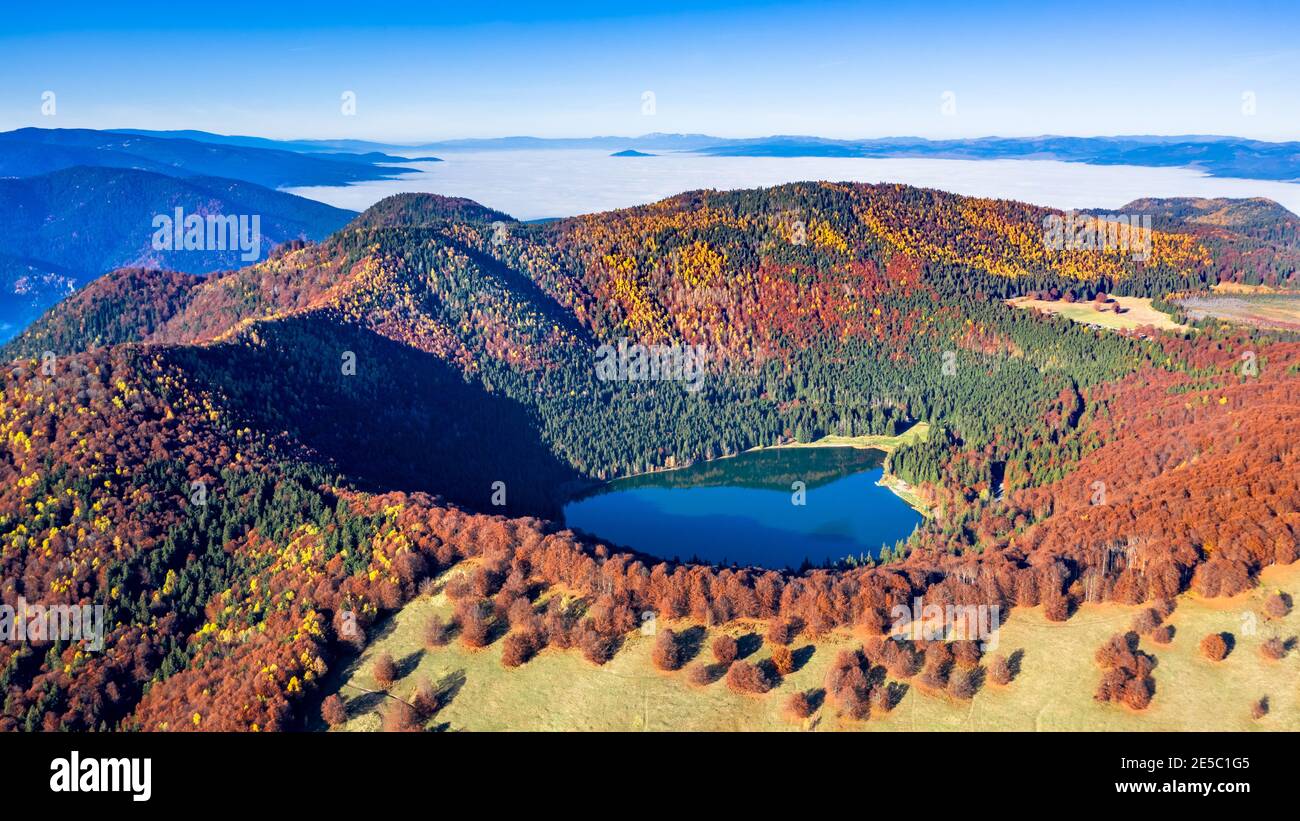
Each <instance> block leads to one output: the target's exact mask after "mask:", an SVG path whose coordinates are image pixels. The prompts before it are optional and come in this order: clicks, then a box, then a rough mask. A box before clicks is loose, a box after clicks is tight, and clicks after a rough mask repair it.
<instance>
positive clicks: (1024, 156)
mask: <svg viewBox="0 0 1300 821" xmlns="http://www.w3.org/2000/svg"><path fill="white" fill-rule="evenodd" d="M125 133H127V131H123V134H125ZM130 133H131V134H142V135H151V136H155V138H159V136H164V135H174V136H185V138H187V139H191V140H196V142H205V143H216V144H231V145H248V147H261V148H268V149H269V148H278V149H285V151H298V152H351V153H352V155H368V156H369V155H374V153H380V155H383V153H394V155H411V153H424V152H454V151H526V149H534V151H536V149H584V148H585V149H593V151H610V152H620V151H659V152H693V153H701V155H707V156H714V157H865V158H887V157H926V158H935V160H1058V161H1063V162H1087V164H1092V165H1138V166H1148V168H1193V169H1199V170H1203V171H1205V173H1206V174H1209V175H1212V177H1239V178H1244V179H1277V181H1286V182H1291V181H1300V142H1290V143H1268V142H1262V140H1252V139H1245V138H1238V136H1214V135H1174V136H1152V135H1132V136H1053V135H1044V136H1023V138H1021V136H1015V138H1004V136H982V138H970V139H950V140H928V139H923V138H919V136H889V138H878V139H849V140H844V139H827V138H819V136H807V135H774V136H758V138H742V139H737V138H723V136H710V135H707V134H658V133H654V134H643V135H640V136H588V138H539V136H502V138H484V139H455V140H441V142H432V143H419V144H409V145H402V144H395V143H380V142H369V140H283V142H281V140H268V139H263V138H251V136H224V135H217V134H207V133H204V131H177V133H159V131H130ZM390 158H391V157H390ZM421 158H422V157H421Z"/></svg>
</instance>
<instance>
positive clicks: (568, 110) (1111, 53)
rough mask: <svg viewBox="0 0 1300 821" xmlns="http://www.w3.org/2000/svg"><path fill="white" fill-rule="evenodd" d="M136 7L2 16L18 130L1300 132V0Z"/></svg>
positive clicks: (0, 103) (62, 6)
mask: <svg viewBox="0 0 1300 821" xmlns="http://www.w3.org/2000/svg"><path fill="white" fill-rule="evenodd" d="M124 5H126V4H121V3H111V2H103V0H99V2H81V0H60V2H59V3H57V4H51V5H47V6H42V5H41V4H31V3H27V4H24V5H23V7H22V8H18V9H5V10H4V11H2V12H0V129H10V128H17V127H22V126H42V127H89V128H122V127H137V128H199V129H204V130H209V131H218V132H222V133H240V134H257V135H263V136H270V137H285V138H288V137H360V138H370V139H380V140H393V141H403V142H409V141H420V140H432V139H444V138H455V137H469V136H503V135H511V134H532V135H537V136H589V135H595V134H623V135H632V134H641V133H645V132H650V131H663V132H697V133H709V134H717V135H722V136H757V135H765V134H817V135H821V136H828V137H873V136H897V135H919V136H924V137H932V138H942V137H958V136H984V135H989V134H998V135H1006V136H1022V135H1030V134H1044V133H1053V134H1076V135H1095V134H1136V133H1158V134H1186V133H1201V134H1205V133H1214V134H1233V135H1238V136H1247V137H1257V138H1260V139H1269V140H1288V139H1292V140H1293V139H1300V82H1297V79H1298V78H1300V11H1298V10H1297V8H1296V6H1295V4H1294V3H1292V4H1290V5H1288V4H1287V3H1281V2H1275V3H1254V2H1248V1H1247V2H1233V3H1231V4H1228V3H1223V2H1221V0H1220V2H1214V3H1210V2H1199V1H1198V0H1193V1H1192V2H1186V3H1178V4H1157V3H1146V2H1129V3H1112V2H1108V0H1097V1H1096V2H1089V3H1083V4H1069V5H1068V7H1065V8H1061V7H1059V5H1057V4H1052V3H1043V2H1036V3H1009V2H988V3H976V2H961V3H956V2H931V3H925V4H909V3H903V2H894V3H888V4H883V3H882V4H875V3H862V2H859V3H843V2H812V3H798V4H794V3H777V2H749V3H744V2H726V1H725V0H721V1H720V0H698V2H671V3H652V4H626V3H617V2H612V3H611V2H602V3H594V2H586V0H577V2H565V3H548V4H523V3H514V2H486V3H482V2H465V3H456V4H442V3H437V2H422V3H416V2H389V1H387V0H363V2H359V3H358V2H349V3H346V4H343V3H333V2H325V1H322V2H315V3H311V4H293V3H276V2H267V0H261V2H247V0H225V2H206V3H200V2H191V3H176V2H169V3H159V2H153V1H152V0H144V2H134V3H131V4H130V5H131V8H130V9H129V10H127V9H125V8H123V6H124ZM55 8H57V12H55V11H51V9H55ZM45 91H53V92H54V93H55V95H56V96H55V103H56V109H55V112H56V113H55V114H54V116H44V115H43V114H42V110H41V95H42V93H43V92H45ZM345 91H352V92H354V93H355V94H356V103H357V104H356V114H355V116H345V115H344V114H343V113H342V111H341V96H342V94H343V92H345ZM646 91H651V92H653V93H654V95H655V106H654V113H653V114H652V115H648V114H645V113H643V106H642V97H643V94H644V92H646ZM945 92H952V94H953V95H954V96H953V97H952V98H950V99H952V100H954V101H955V111H954V109H953V107H952V106H949V108H948V112H949V113H947V114H946V113H945V110H944V107H943V105H942V102H943V99H944V96H943V95H944V94H945ZM1247 93H1251V94H1253V100H1254V109H1253V110H1254V113H1253V114H1250V115H1248V114H1247V113H1244V111H1243V95H1245V94H1247ZM1246 110H1249V107H1246Z"/></svg>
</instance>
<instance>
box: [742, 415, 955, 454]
mask: <svg viewBox="0 0 1300 821" xmlns="http://www.w3.org/2000/svg"><path fill="white" fill-rule="evenodd" d="M929 435H930V424H929V423H928V422H917V423H916V424H915V425H912V427H910V428H908V429H907V430H905V431H903V432H902V433H899V434H896V435H894V436H886V435H885V434H879V433H877V434H868V435H865V436H837V435H830V436H823V437H822V438H820V439H814V440H813V441H811V442H790V443H788V444H784V445H772V446H771V447H767V448H752V450H775V449H778V448H860V449H864V448H874V449H876V450H883V451H885V452H886V453H889V452H891V451H893V450H894V449H896V448H898V447H901V446H902V445H910V444H912V443H913V442H919V441H922V440H924V439H925V438H926V437H927V436H929Z"/></svg>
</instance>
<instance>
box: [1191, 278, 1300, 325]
mask: <svg viewBox="0 0 1300 821" xmlns="http://www.w3.org/2000/svg"><path fill="white" fill-rule="evenodd" d="M1217 290H1218V289H1217V288H1216V291H1217ZM1234 293H1235V295H1234ZM1178 302H1179V304H1180V305H1182V307H1183V308H1184V309H1185V310H1186V311H1187V315H1188V316H1189V317H1191V318H1192V319H1204V318H1206V317H1212V318H1214V319H1219V320H1222V321H1224V322H1235V323H1239V324H1244V325H1251V326H1253V327H1256V328H1273V329H1277V330H1284V331H1300V294H1297V293H1294V292H1293V293H1280V292H1279V293H1270V292H1264V291H1259V292H1225V293H1216V294H1214V295H1212V296H1192V297H1184V298H1183V299H1180V300H1179V301H1178Z"/></svg>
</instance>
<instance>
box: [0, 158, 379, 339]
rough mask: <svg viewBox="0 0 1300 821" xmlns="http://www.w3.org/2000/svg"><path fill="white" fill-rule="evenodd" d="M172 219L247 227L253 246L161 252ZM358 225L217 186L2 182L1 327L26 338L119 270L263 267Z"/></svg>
mask: <svg viewBox="0 0 1300 821" xmlns="http://www.w3.org/2000/svg"><path fill="white" fill-rule="evenodd" d="M176 209H181V211H182V214H183V215H185V216H190V215H200V216H207V215H223V216H227V217H235V218H236V219H239V218H240V217H242V218H243V219H244V220H245V222H244V224H243V225H242V226H241V230H242V231H243V234H242V236H243V237H244V238H245V239H250V240H251V239H255V240H256V242H252V241H249V242H245V243H244V245H245V246H247V248H245V247H241V246H240V244H239V242H238V241H237V238H235V237H232V238H231V239H230V240H229V241H227V242H225V243H222V244H221V247H212V248H208V247H207V246H206V244H205V245H204V247H203V248H202V249H182V248H176V247H174V246H168V247H166V248H161V249H160V248H156V247H155V242H154V240H155V234H156V232H157V230H158V228H157V225H156V224H155V222H154V220H155V218H157V217H159V216H164V217H167V218H168V219H174V215H175V211H176ZM254 216H255V217H256V218H257V223H256V228H257V235H256V237H254V234H253V227H254V224H253V222H252V219H253V217H254ZM354 216H355V214H354V212H352V211H345V210H343V209H340V208H334V207H332V206H329V205H325V204H323V203H319V202H316V201H314V200H309V199H304V198H303V197H297V196H294V195H292V194H286V193H283V192H281V191H272V190H271V189H269V188H263V187H262V186H260V185H255V184H253V183H249V182H243V181H240V180H233V179H222V178H216V177H186V178H183V179H182V178H177V177H170V176H166V175H163V174H156V173H153V172H150V171H141V170H136V169H127V168H92V167H76V168H68V169H64V170H61V171H55V172H53V173H49V174H43V175H39V176H34V177H23V178H16V179H0V233H2V234H3V235H4V236H5V238H6V242H5V246H6V247H5V251H4V254H3V255H0V273H4V274H7V276H6V279H7V280H8V282H7V285H8V287H6V288H5V289H4V291H3V292H2V293H0V323H3V324H7V325H9V326H12V327H13V328H15V329H17V328H21V327H23V326H25V325H26V324H27V323H29V322H30V321H31V320H33V319H34V318H36V317H37V316H39V315H40V313H41V312H42V311H43V310H44V309H45V308H47V307H49V306H50V305H52V304H53V303H54V302H56V301H57V300H58V299H60V298H62V297H64V296H67V294H68V293H69V292H71V291H72V290H74V289H75V288H78V287H80V286H82V285H85V284H86V283H88V282H90V281H92V280H94V279H95V278H96V277H98V276H100V275H101V274H104V273H105V272H107V271H111V270H113V269H115V268H121V267H128V266H146V267H153V268H166V269H169V270H175V271H184V272H188V273H207V272H209V271H215V270H220V269H223V268H238V267H241V266H244V265H247V264H249V263H248V260H250V259H265V258H266V257H267V256H268V255H269V254H270V253H271V251H272V250H273V249H274V248H275V247H276V246H277V245H278V244H280V243H284V242H291V241H294V240H304V239H313V240H315V239H323V238H324V237H326V236H328V235H329V234H330V233H332V232H334V231H336V230H338V229H339V228H341V227H342V226H344V225H345V224H346V223H347V222H348V220H350V219H352V218H353V217H354ZM20 262H21V263H22V264H21V265H20V264H19V263H20ZM6 263H7V264H6ZM9 271H13V273H11V274H10V273H8V272H9ZM46 272H49V273H46ZM8 335H9V334H5V335H4V337H7V336H8ZM0 338H3V337H0Z"/></svg>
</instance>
